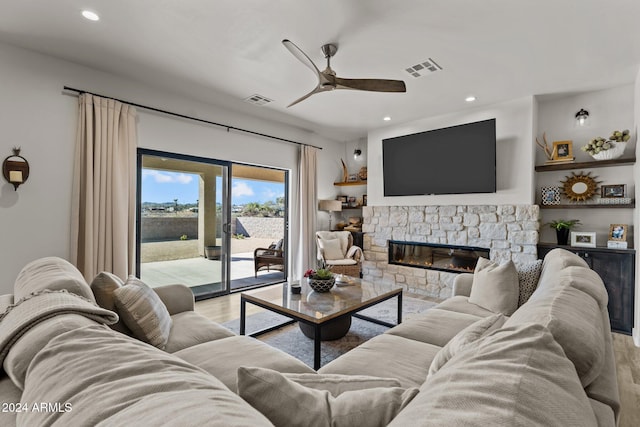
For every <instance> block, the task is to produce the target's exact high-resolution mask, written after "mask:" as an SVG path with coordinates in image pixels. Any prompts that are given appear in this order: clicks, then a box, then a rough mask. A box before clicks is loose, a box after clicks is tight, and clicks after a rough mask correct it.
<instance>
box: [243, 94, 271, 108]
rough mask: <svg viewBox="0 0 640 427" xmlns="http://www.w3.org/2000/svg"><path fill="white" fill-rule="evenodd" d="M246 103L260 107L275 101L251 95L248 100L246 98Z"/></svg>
mask: <svg viewBox="0 0 640 427" xmlns="http://www.w3.org/2000/svg"><path fill="white" fill-rule="evenodd" d="M244 101H245V102H248V103H249V104H253V105H258V106H260V105H266V104H268V103H270V102H273V99H269V98H267V97H266V96H262V95H258V94H254V95H251V96H250V97H248V98H245V100H244Z"/></svg>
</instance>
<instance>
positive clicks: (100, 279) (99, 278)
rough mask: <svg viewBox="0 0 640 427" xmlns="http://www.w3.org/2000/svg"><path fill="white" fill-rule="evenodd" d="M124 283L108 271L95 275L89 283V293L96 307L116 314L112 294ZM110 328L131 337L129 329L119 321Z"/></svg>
mask: <svg viewBox="0 0 640 427" xmlns="http://www.w3.org/2000/svg"><path fill="white" fill-rule="evenodd" d="M123 285H124V282H123V281H122V280H121V279H120V278H119V277H118V276H116V275H115V274H113V273H109V272H108V271H102V272H100V273H98V274H97V275H96V277H94V278H93V280H92V281H91V285H90V286H91V291H92V292H93V296H94V297H95V299H96V302H97V303H98V305H99V306H100V307H102V308H106V309H107V310H111V311H115V312H117V311H118V309H117V308H116V301H115V298H114V296H113V293H114V292H115V290H116V289H118V288H120V287H122V286H123ZM111 328H112V329H114V330H116V331H118V332H122V333H123V334H127V335H132V334H133V333H132V332H131V329H129V328H127V325H125V324H124V322H123V321H122V319H121V320H118V322H117V323H114V324H113V325H111Z"/></svg>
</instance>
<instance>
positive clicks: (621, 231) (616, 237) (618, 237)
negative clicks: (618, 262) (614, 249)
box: [609, 224, 629, 242]
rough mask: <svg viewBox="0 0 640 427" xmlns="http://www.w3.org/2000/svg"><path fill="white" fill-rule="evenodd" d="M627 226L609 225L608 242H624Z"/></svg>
mask: <svg viewBox="0 0 640 427" xmlns="http://www.w3.org/2000/svg"><path fill="white" fill-rule="evenodd" d="M628 228H629V226H628V225H627V224H611V225H610V226H609V240H612V241H615V242H625V241H626V240H627V229H628Z"/></svg>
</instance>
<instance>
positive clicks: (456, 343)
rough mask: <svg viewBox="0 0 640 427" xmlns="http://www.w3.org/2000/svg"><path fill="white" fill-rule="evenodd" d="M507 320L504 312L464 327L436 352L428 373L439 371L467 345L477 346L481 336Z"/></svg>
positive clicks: (497, 327)
mask: <svg viewBox="0 0 640 427" xmlns="http://www.w3.org/2000/svg"><path fill="white" fill-rule="evenodd" d="M506 320H507V318H506V317H505V316H504V315H503V314H502V313H498V314H494V315H493V316H490V317H485V318H484V319H480V320H478V321H477V322H475V323H473V324H471V325H469V326H467V327H466V328H464V329H463V330H462V331H460V332H459V333H458V334H457V335H456V336H455V337H453V338H452V339H451V341H449V342H448V343H447V344H446V345H445V346H444V347H442V349H441V350H440V351H439V352H438V354H436V357H435V358H434V359H433V361H432V362H431V366H429V374H428V375H433V374H435V373H436V372H438V371H439V370H440V368H442V367H443V366H444V365H445V363H447V362H448V361H449V359H451V358H452V357H453V356H454V355H455V354H456V353H458V352H459V351H461V350H462V349H464V348H466V347H467V346H472V345H474V346H477V345H478V343H479V342H480V339H481V338H483V337H485V336H487V335H489V334H490V333H491V332H493V331H495V330H497V329H499V328H500V327H502V325H504V322H505V321H506Z"/></svg>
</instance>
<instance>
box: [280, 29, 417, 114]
mask: <svg viewBox="0 0 640 427" xmlns="http://www.w3.org/2000/svg"><path fill="white" fill-rule="evenodd" d="M282 44H283V45H284V46H285V47H286V48H287V49H289V52H291V53H292V54H293V56H295V57H296V58H298V60H299V61H300V62H302V63H303V64H304V65H306V66H307V67H309V68H311V71H313V72H314V73H315V74H316V75H317V76H318V85H317V86H316V87H315V89H313V90H312V91H311V92H309V93H308V94H306V95H304V96H303V97H301V98H298V99H296V100H295V101H293V102H292V103H291V104H289V105H287V108H288V107H291V106H292V105H295V104H297V103H298V102H300V101H304V100H305V99H307V98H308V97H310V96H311V95H313V94H316V93H320V92H327V91H330V90H334V89H352V90H367V91H372V92H406V91H407V88H406V86H405V84H404V82H403V81H402V80H384V79H343V78H340V77H337V76H336V72H335V71H333V70H332V69H331V57H332V56H333V55H335V54H336V52H337V51H338V46H336V45H335V44H325V45H323V46H322V48H321V49H322V53H323V54H324V57H325V58H326V60H327V68H325V69H324V71H320V70H318V67H316V64H314V63H313V61H312V60H311V59H310V58H309V57H308V56H307V54H305V53H304V52H303V51H302V49H300V48H299V47H298V46H296V45H295V44H293V42H291V41H290V40H287V39H284V40H282Z"/></svg>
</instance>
